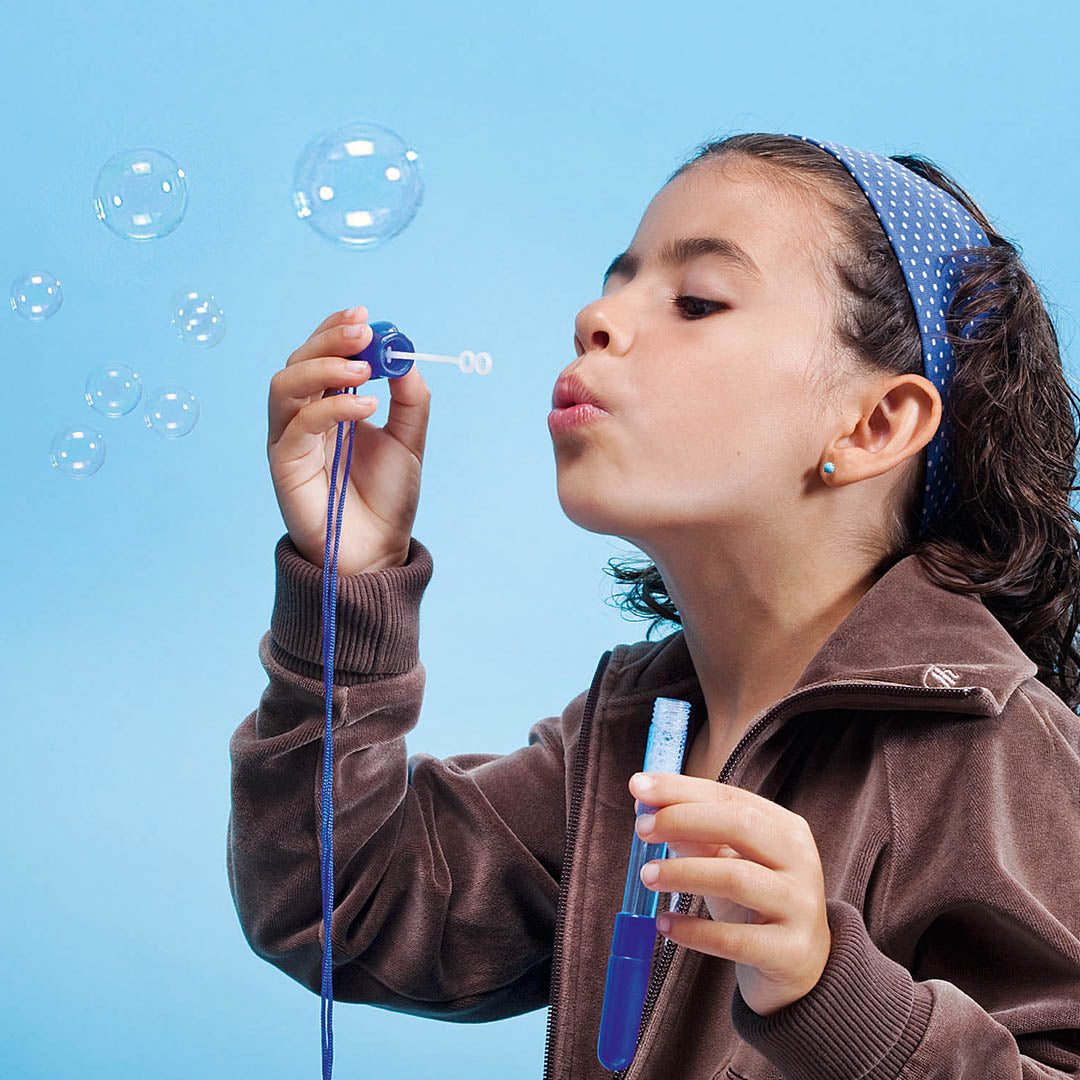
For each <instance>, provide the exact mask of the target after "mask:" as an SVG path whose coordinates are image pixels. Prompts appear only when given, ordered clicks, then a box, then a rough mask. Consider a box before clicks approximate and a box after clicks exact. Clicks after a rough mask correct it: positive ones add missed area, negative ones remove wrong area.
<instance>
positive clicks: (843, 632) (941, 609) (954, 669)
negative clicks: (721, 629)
mask: <svg viewBox="0 0 1080 1080" xmlns="http://www.w3.org/2000/svg"><path fill="white" fill-rule="evenodd" d="M625 659H626V665H627V669H628V671H627V674H629V676H630V682H629V683H624V684H623V686H622V687H621V689H622V690H623V692H625V693H628V694H633V691H634V689H635V688H637V689H639V690H640V689H641V688H642V687H643V686H645V685H651V686H656V685H657V684H658V683H678V682H681V681H682V680H684V679H690V680H691V681H692V682H693V683H695V684H696V681H697V678H696V674H695V672H694V667H693V663H692V661H691V659H690V653H689V650H688V649H687V646H686V639H685V635H684V634H683V631H682V630H681V629H680V630H678V631H677V632H675V633H673V634H671V635H669V636H668V637H667V638H665V639H663V641H661V642H659V643H657V642H654V643H652V644H651V645H649V646H648V647H647V648H642V647H641V646H638V647H636V648H635V647H634V646H631V647H630V651H629V652H628V653H627V654H626V657H625ZM1037 671H1038V666H1037V665H1036V663H1035V662H1034V661H1033V660H1032V659H1031V658H1030V657H1029V656H1028V655H1027V654H1026V653H1025V652H1024V651H1023V650H1022V649H1021V648H1020V647H1019V645H1017V644H1016V642H1015V641H1014V640H1013V639H1012V637H1011V636H1010V634H1009V632H1008V631H1007V630H1006V629H1005V627H1004V626H1002V624H1001V623H1000V622H999V621H998V620H997V618H996V617H995V616H994V615H993V614H992V613H991V612H990V610H989V609H988V608H987V607H986V606H985V604H983V602H982V600H981V599H980V598H979V597H978V596H977V595H975V594H964V593H956V592H952V591H951V590H949V589H946V588H944V587H942V586H940V585H938V584H936V583H935V582H934V581H933V580H932V579H931V578H930V577H929V576H927V573H926V571H925V569H924V568H923V565H922V563H921V561H920V560H919V557H918V556H917V555H908V556H907V557H905V558H903V559H901V560H900V561H899V562H897V563H896V564H894V565H893V566H892V567H891V568H890V569H889V570H888V571H887V572H886V573H885V574H884V575H883V576H882V577H881V578H879V579H878V580H877V581H876V582H875V583H874V584H873V585H872V586H871V587H870V589H868V590H867V592H866V593H864V594H863V596H862V597H861V598H860V600H859V602H858V603H857V604H856V605H855V607H853V608H852V609H851V611H849V612H848V614H847V617H846V618H845V619H844V621H843V622H842V623H841V624H840V625H839V626H838V627H837V628H836V629H835V630H834V631H833V633H832V634H831V635H830V637H829V638H828V639H827V640H826V641H825V642H824V643H823V644H822V646H821V648H820V649H818V651H817V653H815V655H814V656H813V657H812V658H811V660H810V662H809V663H808V664H807V666H806V668H805V669H804V671H803V673H802V674H801V675H800V676H799V678H798V680H797V681H796V683H795V685H794V686H793V687H792V689H791V691H790V692H789V694H787V695H785V697H789V696H792V695H795V694H797V693H799V692H800V691H802V690H805V689H807V688H809V687H811V686H818V685H822V684H829V683H852V682H859V683H877V684H888V685H892V686H895V687H897V688H898V694H900V695H902V693H903V689H904V688H920V689H926V688H941V689H960V688H962V687H976V688H981V689H982V691H983V693H978V694H972V695H971V697H970V698H968V699H967V700H965V701H963V702H962V703H961V702H957V703H952V702H950V704H949V706H947V707H948V708H950V709H951V708H953V707H954V704H956V705H958V706H959V710H960V711H963V712H972V713H978V714H982V715H987V716H997V715H999V714H1000V713H1001V711H1002V710H1003V709H1004V707H1005V704H1006V702H1007V701H1008V700H1009V698H1010V697H1011V695H1012V694H1013V692H1014V691H1015V690H1016V688H1017V687H1018V686H1019V685H1020V684H1021V683H1023V682H1025V681H1026V680H1027V679H1029V678H1030V677H1031V676H1033V675H1035V674H1036V672H1037ZM620 696H621V694H620ZM920 707H925V706H920Z"/></svg>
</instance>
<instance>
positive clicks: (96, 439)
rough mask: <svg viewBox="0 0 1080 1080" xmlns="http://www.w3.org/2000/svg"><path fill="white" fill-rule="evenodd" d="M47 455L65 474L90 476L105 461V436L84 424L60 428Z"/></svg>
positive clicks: (55, 467) (56, 467)
mask: <svg viewBox="0 0 1080 1080" xmlns="http://www.w3.org/2000/svg"><path fill="white" fill-rule="evenodd" d="M49 457H50V458H51V459H52V464H53V468H54V469H59V470H60V471H61V472H62V473H63V474H64V475H65V476H92V475H93V474H94V473H96V472H97V471H98V469H100V468H101V466H102V465H103V464H104V462H105V438H104V436H103V435H102V434H101V432H100V431H98V430H97V428H93V427H89V428H88V427H86V426H85V425H84V424H74V425H72V426H71V427H66V428H61V429H60V430H59V431H58V432H57V433H56V434H55V435H54V436H53V441H52V445H51V446H50V447H49Z"/></svg>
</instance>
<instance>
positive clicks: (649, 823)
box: [637, 814, 656, 835]
mask: <svg viewBox="0 0 1080 1080" xmlns="http://www.w3.org/2000/svg"><path fill="white" fill-rule="evenodd" d="M655 824H656V815H655V814H638V819H637V831H638V833H639V834H641V835H644V834H645V833H648V832H652V827H653V825H655Z"/></svg>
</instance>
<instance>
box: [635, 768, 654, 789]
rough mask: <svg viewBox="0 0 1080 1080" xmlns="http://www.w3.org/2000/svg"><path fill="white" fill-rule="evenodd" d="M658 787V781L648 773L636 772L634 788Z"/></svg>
mask: <svg viewBox="0 0 1080 1080" xmlns="http://www.w3.org/2000/svg"><path fill="white" fill-rule="evenodd" d="M654 787H656V781H655V780H654V779H653V778H652V777H651V776H649V775H648V773H643V772H639V773H634V790H635V791H651V790H652V789H653V788H654Z"/></svg>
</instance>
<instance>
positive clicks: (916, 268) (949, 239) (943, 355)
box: [790, 135, 990, 536]
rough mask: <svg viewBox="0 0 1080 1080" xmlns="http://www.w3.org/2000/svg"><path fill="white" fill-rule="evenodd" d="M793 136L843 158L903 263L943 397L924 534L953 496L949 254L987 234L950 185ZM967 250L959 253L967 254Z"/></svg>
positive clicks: (978, 243)
mask: <svg viewBox="0 0 1080 1080" xmlns="http://www.w3.org/2000/svg"><path fill="white" fill-rule="evenodd" d="M790 137H791V138H794V139H801V140H802V141H803V142H808V143H812V144H813V145H814V146H820V147H821V148H822V149H823V150H827V151H828V152H829V153H830V154H832V155H833V157H835V158H837V159H838V160H839V161H841V162H842V163H843V164H844V165H845V166H846V168H847V170H848V172H849V173H851V175H852V176H853V177H854V178H855V180H856V181H857V182H858V185H859V187H860V188H862V190H863V193H864V194H865V195H866V197H867V199H869V200H870V205H871V206H873V208H874V212H875V213H876V214H877V216H878V220H879V221H880V222H881V225H882V227H883V228H884V230H885V234H886V235H887V236H888V238H889V242H890V243H891V244H892V248H893V252H894V253H895V254H896V258H897V260H898V261H899V263H900V266H901V268H902V269H903V271H904V280H905V281H906V283H907V287H908V292H909V293H910V294H911V300H912V303H913V304H914V305H915V316H916V318H917V320H918V323H919V333H920V334H921V335H922V354H923V367H924V369H925V374H926V377H927V378H928V379H929V380H930V381H931V382H932V383H933V384H934V386H936V387H937V390H938V393H939V394H940V395H941V404H942V414H941V423H940V424H939V425H938V429H937V431H936V432H934V437H933V438H932V439H931V440H930V442H929V444H928V445H927V447H926V483H925V487H924V489H923V500H922V527H921V534H920V535H922V536H925V535H926V533H927V532H928V531H929V529H930V527H931V526H932V525H933V524H934V522H935V521H936V520H937V518H938V517H939V516H940V515H941V514H942V513H944V511H945V510H946V509H947V508H948V506H949V505H950V503H951V502H952V501H953V499H954V498H955V496H956V480H955V477H954V475H953V472H952V468H951V465H950V462H951V460H952V454H951V445H952V421H951V418H950V413H949V408H948V404H947V402H948V396H947V389H948V385H949V383H950V381H951V379H952V372H953V353H952V346H951V345H950V344H949V342H948V341H947V340H946V339H945V338H944V337H942V336H940V335H941V334H942V332H943V331H944V328H945V313H946V312H947V311H948V310H949V304H950V303H951V301H952V297H953V293H954V292H955V288H956V285H957V284H958V282H957V280H956V272H957V266H956V260H955V259H951V258H950V256H951V255H952V254H953V253H954V252H955V251H958V250H960V249H961V248H972V247H989V246H990V241H989V239H988V238H987V236H986V233H985V232H983V230H982V228H981V227H980V225H979V224H978V222H977V221H975V220H974V219H973V218H972V217H971V215H970V214H969V213H968V212H967V211H966V210H965V209H964V208H963V206H961V205H960V203H959V202H957V200H956V199H954V198H953V197H952V196H951V195H950V194H949V193H948V192H946V191H943V190H942V189H941V188H939V187H938V186H937V185H936V184H932V183H931V182H930V181H929V180H925V179H924V178H923V177H921V176H919V174H918V173H916V172H914V171H913V170H911V169H908V168H906V167H905V166H903V165H901V164H900V163H899V162H897V161H893V160H892V159H891V158H887V157H884V156H883V155H881V154H875V153H874V152H873V151H869V150H855V149H853V148H852V147H850V146H844V145H842V144H841V143H835V142H823V141H820V140H818V139H811V138H808V137H807V136H805V135H791V136H790ZM969 258H970V256H968V255H965V256H963V260H964V262H967V261H968V260H969ZM987 287H989V286H987ZM980 318H981V317H980ZM978 321H979V318H976V319H973V320H972V321H970V322H968V323H967V324H966V325H965V326H964V329H963V330H962V331H961V334H960V336H961V337H968V336H969V329H970V328H972V327H974V326H975V324H976V323H977V322H978Z"/></svg>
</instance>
